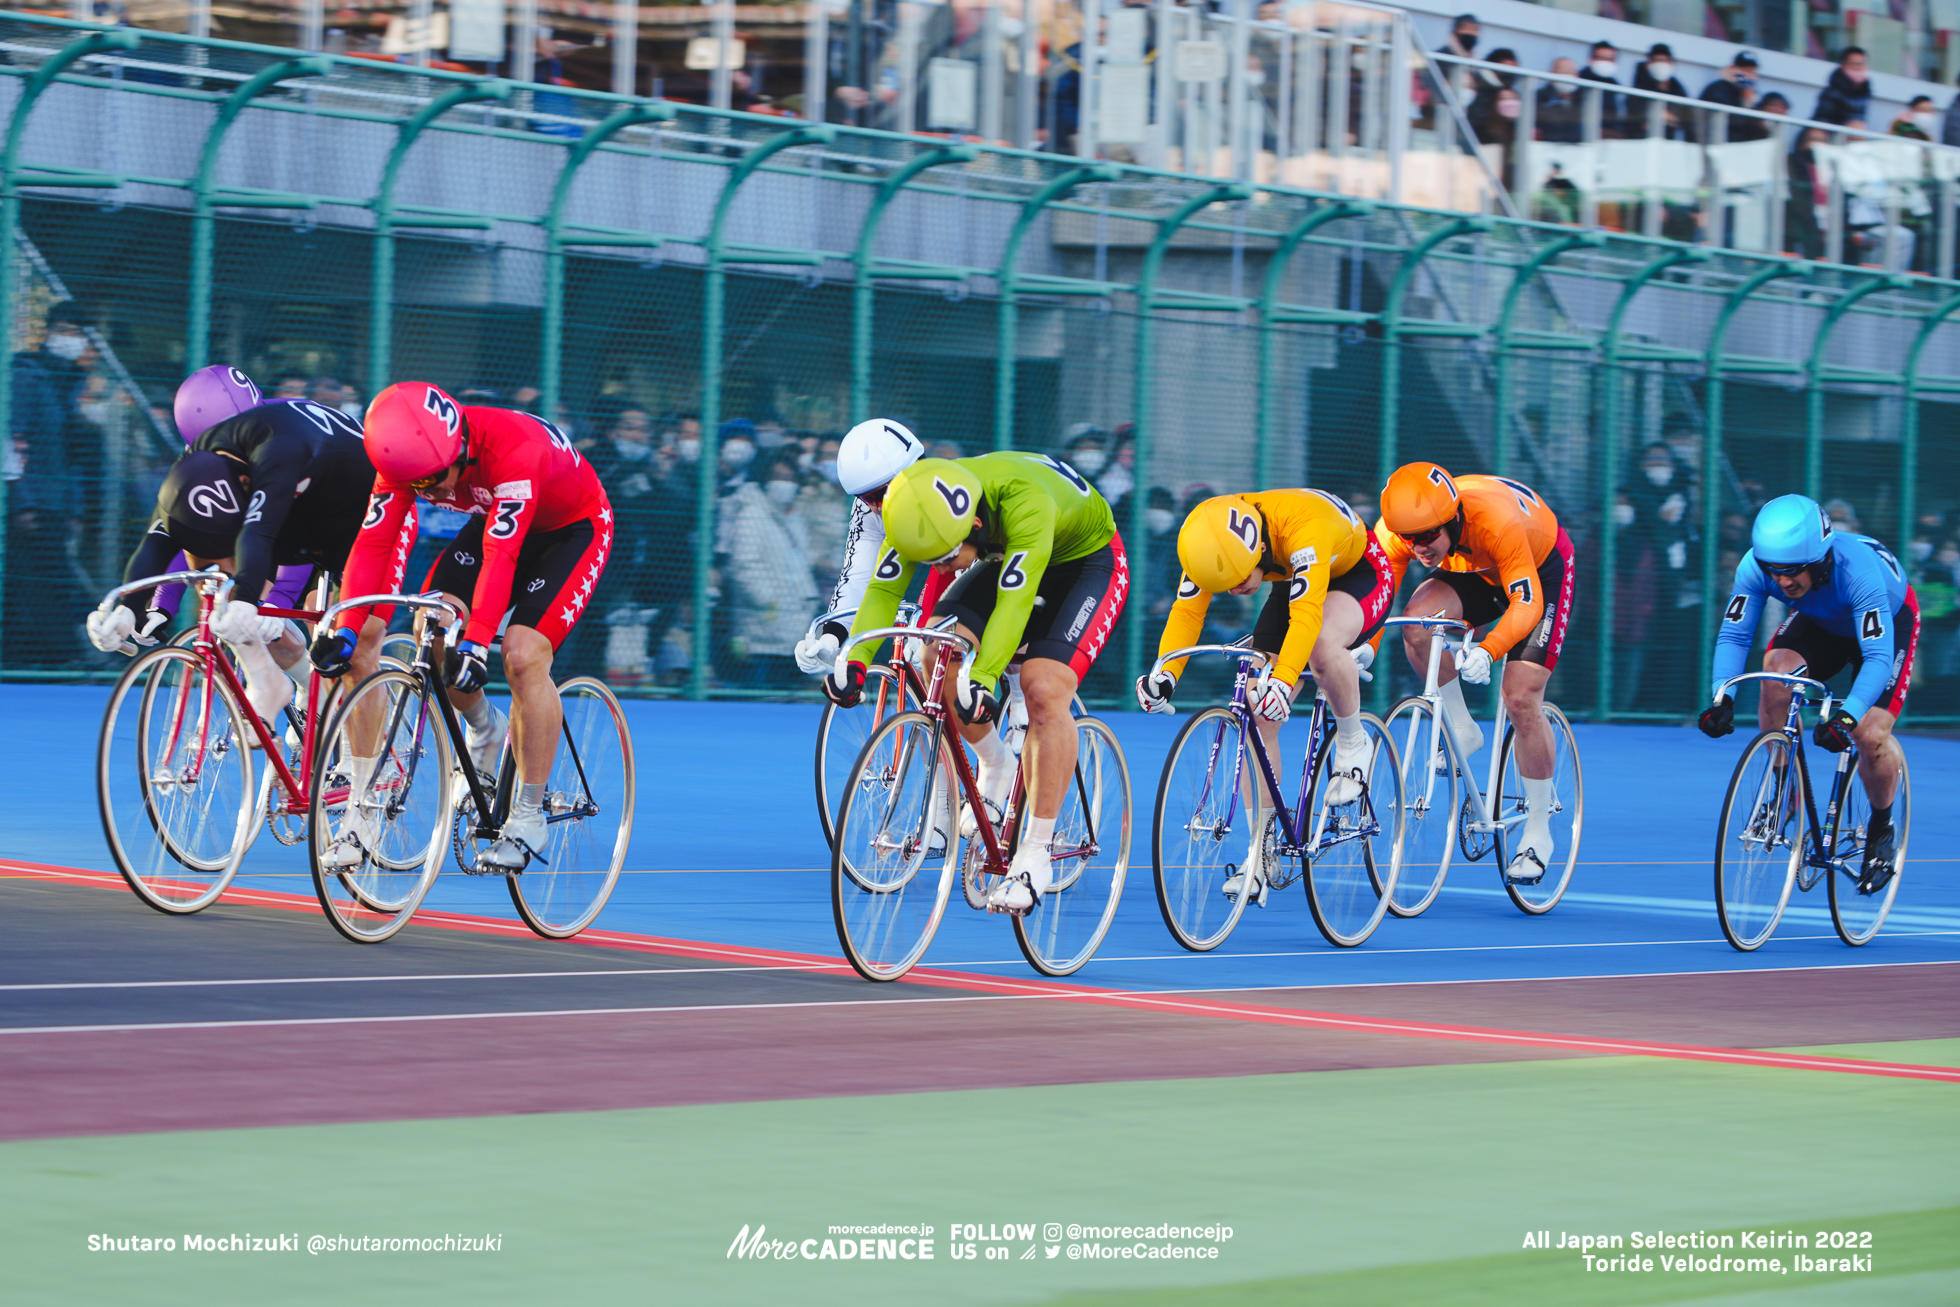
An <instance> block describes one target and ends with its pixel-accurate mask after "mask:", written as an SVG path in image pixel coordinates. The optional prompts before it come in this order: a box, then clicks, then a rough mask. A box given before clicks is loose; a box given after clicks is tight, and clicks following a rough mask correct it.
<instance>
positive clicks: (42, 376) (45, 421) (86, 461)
mask: <svg viewBox="0 0 1960 1307" xmlns="http://www.w3.org/2000/svg"><path fill="white" fill-rule="evenodd" d="M95 362H96V350H95V342H94V341H93V339H92V338H91V337H90V335H89V320H88V315H87V314H86V313H85V312H83V310H82V306H81V305H79V304H77V303H76V302H75V301H73V300H63V301H62V302H60V303H59V304H56V305H55V306H54V307H53V308H51V309H49V310H48V316H47V319H46V322H45V331H44V333H43V336H42V340H41V344H40V346H39V348H37V349H31V350H22V351H21V352H20V353H18V354H16V355H14V357H13V365H12V366H13V409H12V421H11V426H12V428H13V430H12V431H11V432H9V433H8V434H9V436H10V439H9V440H8V442H7V444H6V447H5V449H4V450H0V468H4V475H5V477H6V480H7V521H6V538H7V557H6V568H7V575H6V612H5V639H6V645H5V661H6V662H7V664H8V665H9V666H13V667H49V666H65V665H67V664H68V663H70V662H72V661H73V660H74V659H75V658H76V657H77V655H79V654H80V653H81V644H80V641H79V639H78V638H77V636H78V634H79V630H80V625H81V621H82V617H83V614H84V611H85V609H86V606H87V600H86V599H85V598H82V596H83V595H84V594H85V593H86V592H87V590H88V589H89V588H90V587H89V586H86V585H84V584H83V578H82V576H81V574H80V572H79V570H78V569H77V567H76V566H75V563H74V560H73V546H74V543H75V542H76V541H77V540H78V539H79V537H80V535H81V532H82V517H83V511H84V508H85V507H86V501H85V498H84V496H85V493H86V491H87V486H86V484H85V478H86V476H87V473H88V471H89V470H90V469H91V468H93V467H96V466H98V465H99V463H100V458H101V432H100V431H99V430H97V429H96V427H95V426H94V424H92V423H90V422H89V421H88V420H87V419H86V418H85V417H84V416H83V415H82V410H81V402H82V392H83V390H84V388H85V387H86V386H87V383H88V379H89V372H90V369H92V368H93V367H94V366H95Z"/></svg>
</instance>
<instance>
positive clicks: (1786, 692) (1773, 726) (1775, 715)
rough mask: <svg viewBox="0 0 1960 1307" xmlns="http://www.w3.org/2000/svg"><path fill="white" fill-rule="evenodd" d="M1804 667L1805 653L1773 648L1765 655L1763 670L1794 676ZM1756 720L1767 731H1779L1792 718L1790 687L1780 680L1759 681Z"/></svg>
mask: <svg viewBox="0 0 1960 1307" xmlns="http://www.w3.org/2000/svg"><path fill="white" fill-rule="evenodd" d="M1802 669H1803V655H1802V654H1800V653H1798V652H1797V651H1796V650H1794V649H1771V650H1770V651H1769V652H1767V653H1765V654H1764V655H1763V670H1764V671H1766V672H1781V673H1783V674H1784V675H1786V676H1794V675H1796V674H1797V673H1798V672H1799V671H1801V670H1802ZM1757 689H1758V690H1760V691H1761V692H1762V698H1760V699H1758V700H1757V701H1756V721H1757V722H1758V723H1760V724H1761V726H1762V728H1763V729H1764V730H1766V731H1779V730H1782V729H1783V723H1784V722H1786V721H1788V720H1789V718H1790V687H1789V686H1787V685H1785V684H1783V683H1782V682H1780V681H1759V682H1757Z"/></svg>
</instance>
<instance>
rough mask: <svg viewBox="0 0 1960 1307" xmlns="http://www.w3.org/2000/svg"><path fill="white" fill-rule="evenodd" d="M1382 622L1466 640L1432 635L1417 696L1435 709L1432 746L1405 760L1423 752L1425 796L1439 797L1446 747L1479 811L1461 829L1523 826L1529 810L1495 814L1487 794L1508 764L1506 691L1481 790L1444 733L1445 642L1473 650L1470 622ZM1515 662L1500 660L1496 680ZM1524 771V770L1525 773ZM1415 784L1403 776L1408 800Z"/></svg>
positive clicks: (1406, 762)
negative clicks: (1439, 766) (1437, 790)
mask: <svg viewBox="0 0 1960 1307" xmlns="http://www.w3.org/2000/svg"><path fill="white" fill-rule="evenodd" d="M1382 625H1383V626H1420V627H1425V628H1427V629H1428V630H1429V631H1430V632H1431V633H1432V635H1433V634H1439V633H1442V634H1456V635H1460V636H1461V637H1462V641H1461V643H1459V644H1456V645H1450V644H1449V641H1448V640H1446V639H1432V640H1430V642H1429V670H1428V671H1427V672H1426V673H1424V675H1423V680H1422V693H1421V694H1420V695H1418V696H1417V697H1418V698H1420V699H1423V700H1426V701H1427V702H1428V704H1429V706H1430V709H1431V712H1430V714H1429V732H1430V741H1429V747H1428V748H1427V749H1423V750H1417V749H1410V750H1409V751H1408V752H1407V753H1405V754H1404V755H1403V758H1402V763H1403V766H1405V767H1409V766H1413V765H1415V764H1414V760H1415V758H1416V757H1417V756H1418V754H1420V756H1421V757H1422V758H1423V759H1425V760H1426V766H1425V767H1424V768H1423V777H1422V799H1423V801H1424V802H1431V801H1433V800H1434V798H1435V789H1434V787H1435V784H1436V756H1437V754H1438V752H1441V753H1443V754H1444V755H1445V756H1447V757H1448V758H1449V759H1450V760H1451V762H1452V763H1453V764H1457V772H1458V774H1459V775H1461V776H1462V777H1463V780H1464V788H1465V789H1466V790H1468V791H1469V792H1470V796H1469V797H1470V801H1471V805H1472V811H1473V813H1474V816H1473V818H1472V819H1471V820H1470V821H1467V822H1462V823H1461V829H1463V830H1465V831H1468V832H1469V833H1471V834H1473V835H1493V836H1494V835H1495V834H1496V833H1497V832H1498V831H1501V830H1507V829H1509V828H1510V827H1513V826H1521V825H1523V824H1524V820H1525V814H1523V813H1517V814H1516V815H1514V816H1511V817H1504V818H1497V817H1493V816H1492V815H1491V810H1490V800H1489V798H1488V797H1487V796H1489V795H1492V794H1495V793H1496V792H1497V780H1498V768H1499V767H1501V766H1502V765H1503V763H1504V759H1503V756H1502V755H1503V752H1504V749H1503V742H1504V727H1505V725H1506V722H1505V719H1504V700H1503V696H1502V695H1499V696H1498V702H1497V709H1496V711H1495V712H1494V713H1493V714H1492V720H1491V728H1492V735H1491V737H1490V770H1489V773H1488V776H1487V777H1486V779H1485V781H1484V785H1483V787H1482V788H1481V789H1479V788H1478V787H1477V786H1476V785H1475V784H1473V783H1471V778H1470V773H1469V771H1468V769H1467V767H1466V766H1464V765H1463V764H1467V763H1468V761H1469V760H1468V759H1459V758H1457V756H1456V742H1455V741H1454V740H1450V741H1445V740H1443V739H1441V738H1439V737H1441V736H1443V735H1446V734H1447V733H1448V727H1447V726H1446V725H1445V724H1444V714H1443V694H1442V687H1441V684H1440V677H1441V676H1442V671H1443V650H1444V647H1445V646H1448V647H1449V649H1450V652H1451V653H1453V654H1463V653H1466V652H1468V651H1469V648H1470V633H1471V627H1470V626H1469V624H1468V623H1465V622H1460V621H1457V620H1456V619H1455V618H1452V617H1391V618H1389V619H1388V620H1387V621H1386V622H1383V623H1382ZM1510 662H1511V656H1510V655H1509V654H1506V655H1504V657H1502V658H1499V659H1498V660H1496V662H1495V663H1494V664H1493V665H1492V668H1491V680H1492V681H1493V682H1495V683H1496V684H1498V685H1500V686H1501V685H1502V684H1503V683H1504V669H1505V668H1506V667H1507V666H1509V665H1510ZM1519 774H1520V775H1523V773H1522V772H1520V773H1519ZM1415 788H1416V787H1415V786H1414V785H1413V784H1411V778H1410V777H1409V776H1407V775H1404V776H1403V778H1402V790H1403V794H1404V800H1403V801H1404V802H1406V803H1411V804H1413V803H1414V802H1415V801H1416V795H1415V793H1414V790H1415Z"/></svg>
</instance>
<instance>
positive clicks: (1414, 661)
mask: <svg viewBox="0 0 1960 1307" xmlns="http://www.w3.org/2000/svg"><path fill="white" fill-rule="evenodd" d="M1328 598H1330V599H1331V598H1333V596H1332V595H1329V596H1328ZM1357 607H1359V605H1357ZM1402 616H1404V617H1447V618H1450V619H1452V620H1453V621H1458V622H1460V621H1462V620H1463V600H1462V599H1461V598H1460V597H1459V596H1458V595H1457V593H1456V591H1454V590H1452V589H1450V588H1449V587H1448V586H1446V585H1444V584H1443V583H1442V582H1441V581H1438V580H1435V579H1434V578H1431V579H1430V580H1427V581H1424V582H1423V583H1422V584H1421V585H1419V586H1417V587H1416V592H1415V593H1414V594H1412V595H1410V596H1409V602H1408V603H1407V604H1405V605H1403V608H1402ZM1435 638H1436V637H1435V633H1434V632H1432V631H1431V630H1430V629H1429V628H1428V627H1426V626H1405V627H1403V628H1402V648H1403V651H1404V652H1406V653H1407V654H1408V655H1409V666H1411V667H1413V668H1415V670H1416V675H1418V676H1421V675H1423V674H1424V673H1426V672H1427V671H1428V670H1429V642H1430V641H1431V640H1433V639H1435ZM1452 639H1454V637H1452ZM1455 679H1456V659H1454V658H1453V657H1451V656H1450V654H1449V651H1448V649H1447V648H1446V649H1445V650H1444V653H1443V664H1442V667H1441V668H1440V669H1439V670H1438V671H1437V673H1436V684H1438V685H1448V684H1449V683H1450V682H1451V681H1454V680H1455Z"/></svg>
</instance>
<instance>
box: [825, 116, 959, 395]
mask: <svg viewBox="0 0 1960 1307" xmlns="http://www.w3.org/2000/svg"><path fill="white" fill-rule="evenodd" d="M979 157H980V151H979V149H978V148H976V147H974V146H971V145H947V146H941V147H940V148H939V149H936V150H927V151H925V152H924V153H923V154H920V155H918V156H916V157H915V158H913V159H912V161H911V162H909V163H907V164H906V165H905V166H904V167H902V168H900V169H898V171H896V172H894V173H893V174H892V175H891V176H889V177H887V178H885V180H884V181H883V182H882V183H880V184H879V187H878V193H877V194H876V195H874V196H872V197H871V206H870V208H868V209H866V210H865V214H864V221H863V222H861V223H859V224H858V240H857V249H856V251H855V252H853V253H852V255H851V264H852V266H853V268H854V276H853V280H852V284H851V409H850V414H851V425H852V426H856V425H857V424H858V423H860V422H864V421H868V420H869V419H870V417H871V315H872V311H873V308H874V303H873V299H874V297H873V289H874V288H873V286H872V281H873V279H874V278H875V277H880V276H884V277H911V278H917V279H920V280H927V281H940V280H947V281H951V280H956V279H958V278H959V277H960V276H961V274H962V272H963V271H964V270H963V269H960V268H956V267H953V266H952V265H951V264H940V265H933V264H926V263H912V262H910V261H907V262H905V263H902V264H901V263H893V264H888V265H886V266H884V267H882V268H879V267H878V264H877V260H876V258H875V257H874V256H873V254H872V251H871V242H872V240H873V238H874V237H876V236H877V234H878V224H879V223H881V222H883V221H884V219H885V210H886V209H887V208H889V207H890V205H891V202H892V201H893V200H894V199H896V198H898V193H899V192H900V191H902V190H904V189H905V186H906V183H907V182H910V181H911V180H912V179H913V178H914V177H916V176H918V175H919V174H920V173H922V172H924V171H925V170H926V169H928V168H937V167H939V165H941V164H944V163H971V162H972V161H973V160H975V159H977V158H979ZM874 269H876V270H875V271H874Z"/></svg>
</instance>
